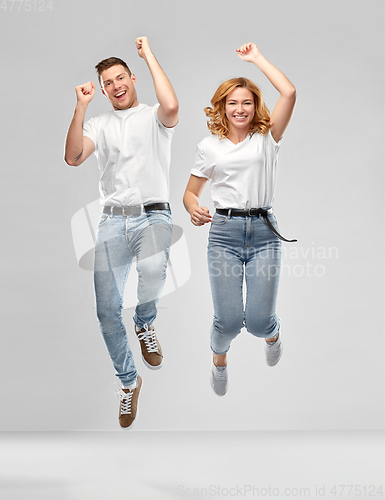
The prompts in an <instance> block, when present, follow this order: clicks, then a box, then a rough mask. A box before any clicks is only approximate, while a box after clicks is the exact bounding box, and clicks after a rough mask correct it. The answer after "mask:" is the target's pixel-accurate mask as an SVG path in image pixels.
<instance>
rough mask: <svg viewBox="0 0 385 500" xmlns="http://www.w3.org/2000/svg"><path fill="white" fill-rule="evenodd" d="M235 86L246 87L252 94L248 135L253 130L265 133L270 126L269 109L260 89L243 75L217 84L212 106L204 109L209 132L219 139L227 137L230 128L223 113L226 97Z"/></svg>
mask: <svg viewBox="0 0 385 500" xmlns="http://www.w3.org/2000/svg"><path fill="white" fill-rule="evenodd" d="M237 87H246V88H247V89H248V90H250V92H252V93H253V94H254V104H255V114H254V118H253V120H252V121H251V123H250V129H249V134H250V136H251V135H253V134H254V132H258V133H260V134H261V135H266V134H267V133H268V131H269V128H270V111H269V110H268V108H267V106H266V104H265V102H264V100H263V96H262V92H261V91H260V89H259V88H258V87H257V86H256V85H255V83H253V82H252V81H251V80H248V79H247V78H243V77H239V78H232V79H231V80H227V81H225V82H223V83H222V84H221V85H219V87H218V88H217V90H216V92H215V94H214V96H213V98H212V99H211V105H212V107H210V106H209V107H207V108H205V109H204V112H205V113H206V116H207V117H208V118H209V121H208V122H207V126H208V128H209V130H210V132H211V133H212V134H214V135H219V137H220V138H221V139H224V138H225V137H228V135H229V133H230V128H229V121H228V119H227V116H226V114H225V109H226V108H225V106H226V97H227V95H228V94H230V92H231V91H232V90H234V89H235V88H237Z"/></svg>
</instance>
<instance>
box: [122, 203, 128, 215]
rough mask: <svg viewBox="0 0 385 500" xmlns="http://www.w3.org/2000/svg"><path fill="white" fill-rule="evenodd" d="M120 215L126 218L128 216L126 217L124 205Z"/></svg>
mask: <svg viewBox="0 0 385 500" xmlns="http://www.w3.org/2000/svg"><path fill="white" fill-rule="evenodd" d="M122 215H123V217H128V215H126V207H125V206H124V205H122Z"/></svg>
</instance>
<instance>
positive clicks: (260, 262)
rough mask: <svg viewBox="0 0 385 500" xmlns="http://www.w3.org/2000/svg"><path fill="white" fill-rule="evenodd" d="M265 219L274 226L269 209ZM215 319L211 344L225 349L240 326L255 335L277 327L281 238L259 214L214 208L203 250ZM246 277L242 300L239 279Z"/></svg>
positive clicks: (271, 333)
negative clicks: (241, 214) (245, 214)
mask: <svg viewBox="0 0 385 500" xmlns="http://www.w3.org/2000/svg"><path fill="white" fill-rule="evenodd" d="M268 217H269V220H270V222H271V223H272V224H273V226H274V227H275V228H276V229H277V230H278V226H277V221H276V218H275V216H274V215H273V214H271V215H269V216H268ZM207 258H208V266H209V276H210V284H211V293H212V298H213V304H214V319H213V324H212V327H211V349H212V351H213V352H214V353H215V354H225V353H226V352H227V351H228V350H229V349H230V344H231V341H232V340H233V339H234V338H235V337H236V336H237V335H238V334H239V333H240V331H241V329H242V328H243V327H245V328H246V329H247V331H248V332H249V333H251V334H252V335H254V336H256V337H262V338H271V337H275V335H277V333H278V332H279V326H280V321H279V318H278V316H277V315H276V313H275V306H276V300H277V292H278V282H279V273H280V267H281V241H280V240H279V238H277V237H276V236H275V235H274V234H273V233H272V231H271V230H270V229H269V227H268V226H267V224H266V223H265V222H264V221H263V219H260V218H258V217H228V216H226V215H219V214H217V213H215V214H214V217H213V219H212V223H211V228H210V233H209V243H208V250H207ZM244 279H245V282H246V291H247V292H246V304H245V305H244V303H243V282H244Z"/></svg>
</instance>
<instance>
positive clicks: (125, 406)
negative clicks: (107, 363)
mask: <svg viewBox="0 0 385 500" xmlns="http://www.w3.org/2000/svg"><path fill="white" fill-rule="evenodd" d="M115 394H116V395H117V396H118V398H119V399H120V405H121V414H122V415H130V413H131V402H132V395H133V392H132V391H130V392H124V391H123V389H122V388H121V387H119V389H118V391H117V392H116V393H115Z"/></svg>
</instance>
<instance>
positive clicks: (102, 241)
mask: <svg viewBox="0 0 385 500" xmlns="http://www.w3.org/2000/svg"><path fill="white" fill-rule="evenodd" d="M135 44H136V47H137V49H138V54H139V56H140V57H141V58H143V59H144V60H145V62H146V63H147V66H148V68H149V70H150V73H151V76H152V78H153V82H154V87H155V92H156V96H157V99H158V103H157V104H156V105H155V106H147V105H145V104H140V103H139V101H138V97H137V93H136V77H135V75H134V74H133V73H131V71H130V70H129V68H128V66H127V64H126V63H125V62H124V61H123V60H121V59H119V58H109V59H104V60H103V61H101V62H100V63H99V64H97V66H96V69H97V71H98V79H99V83H100V87H101V91H102V93H103V95H104V96H105V97H107V99H108V100H109V101H110V103H111V104H112V107H113V110H111V111H110V112H108V113H105V114H103V115H100V116H97V117H95V118H91V119H90V120H88V121H87V122H86V123H85V124H84V125H83V123H84V118H85V114H86V110H87V107H88V104H89V103H90V102H91V100H92V99H93V97H94V95H95V84H94V82H88V83H85V84H83V85H79V86H78V87H75V91H76V96H77V104H76V107H75V113H74V117H73V119H72V122H71V125H70V127H69V130H68V134H67V140H66V147H65V161H66V163H67V164H68V165H70V166H73V167H77V166H79V165H81V164H82V163H83V162H84V161H85V160H86V159H87V158H88V157H89V156H90V155H91V154H92V153H95V155H96V157H97V160H98V165H99V169H100V182H99V188H100V194H101V205H102V207H103V210H102V214H101V217H100V221H99V225H98V229H97V233H96V244H95V265H94V285H95V298H96V314H97V318H98V321H99V327H100V331H101V333H102V335H103V338H104V341H105V343H106V346H107V349H108V352H109V354H110V357H111V360H112V362H113V364H114V367H115V370H116V375H117V377H118V378H119V379H120V382H121V387H120V388H119V390H118V395H119V398H120V411H119V423H120V425H121V427H123V428H129V427H130V425H131V424H132V422H133V421H134V419H135V416H136V409H137V403H138V397H139V392H140V389H141V385H142V379H141V377H140V376H139V375H138V373H137V371H136V367H135V363H134V360H133V356H132V352H131V350H130V346H129V343H128V338H127V334H126V329H125V327H124V324H123V321H122V316H121V309H122V303H123V294H124V287H125V284H126V280H127V276H128V273H129V271H130V267H131V264H132V261H133V259H134V258H136V267H137V271H138V290H137V295H138V304H137V306H136V309H135V315H134V318H133V319H134V328H135V332H136V335H137V337H138V339H139V341H140V344H141V350H142V358H143V361H144V363H145V365H146V366H147V367H148V368H150V369H158V368H160V367H161V365H162V363H163V353H162V349H161V347H160V344H159V341H158V339H157V336H156V334H155V328H154V326H153V322H154V320H155V318H156V315H157V307H156V305H157V302H158V299H159V297H160V294H161V291H162V288H163V285H164V282H165V278H166V267H167V260H168V255H169V246H170V242H171V234H172V220H171V211H170V207H169V204H168V196H169V168H170V160H171V140H172V135H173V131H174V127H175V125H176V124H177V122H178V109H179V105H178V100H177V97H176V95H175V92H174V90H173V88H172V85H171V83H170V81H169V80H168V78H167V76H166V75H165V73H164V72H163V70H162V68H161V67H160V65H159V63H158V61H157V60H156V58H155V56H154V54H153V53H152V51H151V49H150V45H149V43H148V40H147V38H146V37H140V38H137V39H136V40H135Z"/></svg>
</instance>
